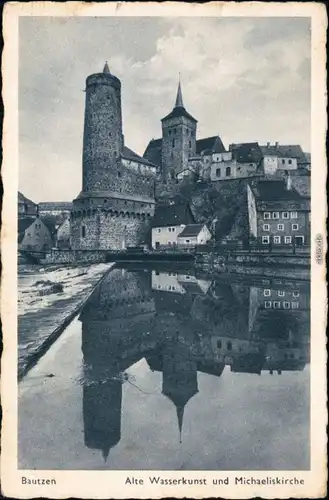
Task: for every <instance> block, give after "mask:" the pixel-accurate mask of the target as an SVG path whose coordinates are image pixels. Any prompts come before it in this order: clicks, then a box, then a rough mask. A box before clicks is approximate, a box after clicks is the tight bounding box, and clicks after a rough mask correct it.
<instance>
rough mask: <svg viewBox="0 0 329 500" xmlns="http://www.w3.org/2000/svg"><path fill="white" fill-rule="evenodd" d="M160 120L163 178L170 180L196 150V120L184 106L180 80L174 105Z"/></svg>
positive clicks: (182, 168) (184, 165)
mask: <svg viewBox="0 0 329 500" xmlns="http://www.w3.org/2000/svg"><path fill="white" fill-rule="evenodd" d="M161 122H162V166H163V167H162V173H163V180H164V181H170V180H174V179H176V175H177V174H178V173H179V172H181V171H182V170H184V169H185V168H186V167H187V163H188V159H189V157H190V156H194V155H195V150H196V127H197V120H196V119H195V118H193V116H191V115H190V114H189V113H188V112H187V111H186V109H185V107H184V104H183V96H182V88H181V83H180V82H179V83H178V90H177V96H176V102H175V106H174V108H173V110H172V111H171V113H169V115H167V116H165V117H164V118H162V120H161Z"/></svg>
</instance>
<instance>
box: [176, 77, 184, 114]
mask: <svg viewBox="0 0 329 500" xmlns="http://www.w3.org/2000/svg"><path fill="white" fill-rule="evenodd" d="M175 108H184V104H183V96H182V88H181V84H180V81H179V83H178V89H177V96H176V103H175Z"/></svg>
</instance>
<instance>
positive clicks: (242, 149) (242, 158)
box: [230, 142, 263, 163]
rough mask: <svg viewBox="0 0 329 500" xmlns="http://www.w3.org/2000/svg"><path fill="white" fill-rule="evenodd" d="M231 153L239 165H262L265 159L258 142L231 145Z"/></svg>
mask: <svg viewBox="0 0 329 500" xmlns="http://www.w3.org/2000/svg"><path fill="white" fill-rule="evenodd" d="M230 151H232V153H233V158H234V159H235V160H236V161H237V162H238V163H260V162H261V160H262V159H263V153H262V150H261V149H260V147H259V144H258V142H245V143H241V144H230Z"/></svg>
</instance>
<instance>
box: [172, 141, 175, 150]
mask: <svg viewBox="0 0 329 500" xmlns="http://www.w3.org/2000/svg"><path fill="white" fill-rule="evenodd" d="M172 147H173V148H174V147H175V139H173V140H172Z"/></svg>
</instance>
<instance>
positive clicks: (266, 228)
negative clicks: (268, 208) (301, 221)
mask: <svg viewBox="0 0 329 500" xmlns="http://www.w3.org/2000/svg"><path fill="white" fill-rule="evenodd" d="M276 227H277V229H278V231H284V224H278V225H277V226H276ZM291 228H292V230H293V231H298V229H299V225H298V224H292V226H291ZM263 230H264V231H269V230H270V225H269V224H263Z"/></svg>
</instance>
